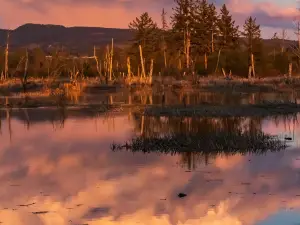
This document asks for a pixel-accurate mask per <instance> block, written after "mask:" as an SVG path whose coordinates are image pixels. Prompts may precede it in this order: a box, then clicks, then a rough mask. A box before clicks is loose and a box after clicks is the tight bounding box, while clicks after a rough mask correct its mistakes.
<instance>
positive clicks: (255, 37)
mask: <svg viewBox="0 0 300 225" xmlns="http://www.w3.org/2000/svg"><path fill="white" fill-rule="evenodd" d="M242 35H243V36H244V37H245V38H246V40H247V42H246V46H247V49H248V51H249V54H254V53H256V52H257V51H258V50H259V46H260V44H261V36H260V25H257V24H256V18H254V19H253V18H252V17H251V16H250V17H249V18H247V19H246V21H245V24H244V31H243V32H242Z"/></svg>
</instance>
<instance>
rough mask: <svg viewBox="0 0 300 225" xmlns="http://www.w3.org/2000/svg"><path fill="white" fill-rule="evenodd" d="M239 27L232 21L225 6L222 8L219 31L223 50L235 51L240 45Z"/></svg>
mask: <svg viewBox="0 0 300 225" xmlns="http://www.w3.org/2000/svg"><path fill="white" fill-rule="evenodd" d="M238 28H239V27H238V26H236V25H235V21H234V20H232V16H231V15H230V14H229V11H228V9H227V7H226V5H225V4H224V5H223V6H222V8H221V13H220V19H219V22H218V29H219V32H220V37H219V38H220V41H219V44H220V47H221V48H222V49H233V48H234V47H236V46H237V44H238V39H239V32H238Z"/></svg>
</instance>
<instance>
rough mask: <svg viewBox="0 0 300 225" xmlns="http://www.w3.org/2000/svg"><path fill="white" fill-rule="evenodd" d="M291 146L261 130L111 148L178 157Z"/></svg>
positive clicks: (165, 138) (212, 133)
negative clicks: (183, 153)
mask: <svg viewBox="0 0 300 225" xmlns="http://www.w3.org/2000/svg"><path fill="white" fill-rule="evenodd" d="M287 147H288V146H287V145H286V143H285V142H283V141H280V140H279V139H278V138H277V137H274V136H271V135H267V134H264V133H263V132H261V131H256V132H255V133H254V132H250V131H246V132H243V131H241V130H237V131H235V132H233V133H229V132H226V131H208V132H206V133H205V134H203V133H201V134H197V133H173V134H166V135H156V136H151V137H143V136H139V137H135V138H133V139H132V140H131V141H130V142H129V143H127V142H126V143H125V144H112V145H111V149H112V150H113V151H116V150H122V149H126V150H130V151H132V152H144V153H150V152H158V153H165V154H177V153H181V152H199V153H203V154H206V153H209V154H221V153H225V154H237V153H239V154H246V153H257V154H261V153H264V152H267V151H280V150H284V149H285V148H287Z"/></svg>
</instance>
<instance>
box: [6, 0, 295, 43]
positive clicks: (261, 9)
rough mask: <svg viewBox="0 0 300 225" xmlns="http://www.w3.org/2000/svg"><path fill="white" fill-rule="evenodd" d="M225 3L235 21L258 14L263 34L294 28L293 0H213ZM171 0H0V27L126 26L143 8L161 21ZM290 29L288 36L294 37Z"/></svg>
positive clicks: (170, 4)
mask: <svg viewBox="0 0 300 225" xmlns="http://www.w3.org/2000/svg"><path fill="white" fill-rule="evenodd" d="M214 2H215V3H216V5H217V6H220V5H221V4H223V3H226V4H227V5H228V8H229V9H230V10H231V12H232V14H233V16H234V19H235V20H236V22H237V24H239V25H242V24H243V22H244V20H245V18H246V17H247V16H250V15H252V16H254V17H257V20H258V22H259V23H260V24H261V25H262V26H263V28H264V29H263V36H264V37H268V36H272V34H273V33H274V31H278V29H282V28H287V29H292V28H293V19H294V18H295V17H296V15H297V9H296V8H297V1H296V0H284V1H283V0H214ZM173 4H174V0H43V1H41V0H0V27H1V28H10V29H14V28H16V27H18V26H20V25H22V24H24V23H42V24H61V25H65V26H97V27H99V26H101V27H119V28H127V26H128V23H129V22H130V21H132V20H133V19H134V18H135V17H136V16H138V15H140V14H141V13H142V12H145V11H148V12H149V13H150V15H151V16H152V17H153V18H154V19H155V21H157V22H158V23H159V22H160V13H161V9H162V8H165V9H166V11H167V12H168V15H170V14H171V13H172V6H173ZM292 33H293V32H292V31H291V30H290V32H289V34H290V35H289V38H294V37H293V35H292Z"/></svg>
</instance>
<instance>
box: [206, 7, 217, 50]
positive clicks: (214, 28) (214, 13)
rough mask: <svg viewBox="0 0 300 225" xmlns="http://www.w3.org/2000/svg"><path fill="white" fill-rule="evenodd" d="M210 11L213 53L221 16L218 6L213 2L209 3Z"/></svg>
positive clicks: (211, 48) (208, 21)
mask: <svg viewBox="0 0 300 225" xmlns="http://www.w3.org/2000/svg"><path fill="white" fill-rule="evenodd" d="M208 8H209V13H208V19H207V23H208V27H209V28H210V36H211V37H210V50H211V52H212V53H213V52H214V51H215V38H216V37H217V36H219V30H218V22H219V16H218V13H217V10H216V7H215V5H214V4H213V3H211V4H209V6H208Z"/></svg>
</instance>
